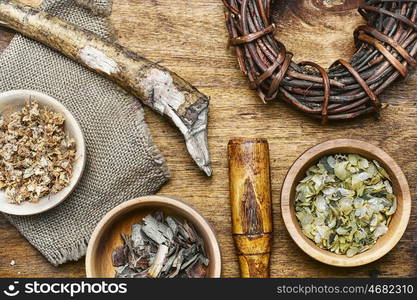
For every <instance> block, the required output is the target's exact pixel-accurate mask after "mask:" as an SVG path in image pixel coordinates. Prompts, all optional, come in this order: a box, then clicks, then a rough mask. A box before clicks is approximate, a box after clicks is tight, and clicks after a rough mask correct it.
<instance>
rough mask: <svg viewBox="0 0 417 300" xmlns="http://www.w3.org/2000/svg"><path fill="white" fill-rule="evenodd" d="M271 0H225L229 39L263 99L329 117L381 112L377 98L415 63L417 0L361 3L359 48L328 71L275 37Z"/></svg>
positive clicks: (313, 115) (342, 117) (254, 87)
mask: <svg viewBox="0 0 417 300" xmlns="http://www.w3.org/2000/svg"><path fill="white" fill-rule="evenodd" d="M271 2H272V1H271V0H223V3H224V5H225V6H226V24H227V28H228V31H229V34H230V44H231V45H233V46H235V47H236V54H237V58H238V62H239V66H240V68H241V70H242V71H243V72H244V73H245V74H246V75H247V76H248V78H249V83H250V88H252V89H255V90H256V91H257V93H258V95H259V96H260V98H261V99H262V101H264V102H268V101H272V100H275V99H278V98H280V99H283V100H285V101H286V102H288V103H290V104H291V105H292V106H294V107H296V108H297V109H299V110H301V111H303V112H304V113H306V114H308V115H310V116H312V117H314V118H320V119H321V120H322V122H323V123H326V122H327V121H328V120H340V119H351V118H355V117H358V116H360V115H364V114H368V113H372V112H373V113H376V115H377V117H379V112H380V111H381V109H382V108H383V107H385V106H383V105H382V104H381V102H380V100H379V99H378V95H379V94H381V93H382V91H383V90H385V88H387V87H388V86H389V85H390V84H391V83H392V82H393V81H394V80H395V79H396V78H397V77H398V76H400V75H401V76H402V77H406V76H407V74H408V66H412V67H416V66H417V61H416V59H415V58H414V56H415V55H416V52H417V24H416V21H417V0H414V1H392V0H379V1H378V0H368V1H366V3H365V5H363V6H361V7H360V8H359V12H360V14H361V15H362V16H363V17H364V19H365V20H366V21H367V25H362V26H359V27H358V28H357V29H356V30H355V32H354V37H355V45H356V48H357V51H356V53H355V54H354V55H353V57H352V59H351V61H350V63H349V62H347V61H345V60H342V59H339V60H337V61H336V62H335V63H333V64H332V65H331V66H330V68H329V69H328V70H325V69H324V68H322V67H320V66H319V65H318V64H316V63H313V62H309V61H304V62H300V63H298V64H297V63H295V62H294V61H292V56H293V55H292V54H291V53H290V52H288V51H287V50H286V49H285V46H284V45H283V44H282V43H280V42H279V41H278V40H276V39H275V37H274V35H273V31H274V28H275V25H274V24H273V23H272V21H271V20H272V19H271V6H272V3H271Z"/></svg>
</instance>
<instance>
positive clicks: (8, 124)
mask: <svg viewBox="0 0 417 300" xmlns="http://www.w3.org/2000/svg"><path fill="white" fill-rule="evenodd" d="M64 122H65V119H64V116H63V115H62V114H61V113H56V112H53V111H52V110H50V109H49V108H47V107H39V104H38V103H37V102H36V101H30V102H29V103H27V104H26V105H25V106H24V107H23V108H22V109H21V110H20V111H17V112H15V113H13V114H11V115H10V116H8V117H5V116H0V189H1V190H5V195H6V198H7V200H8V201H9V203H13V204H20V203H22V202H24V201H30V202H38V201H39V199H40V198H42V197H44V196H46V195H48V194H50V193H57V192H59V191H61V190H62V189H63V188H65V187H66V186H68V184H69V182H70V178H71V175H72V167H73V163H74V160H75V152H76V150H75V141H74V140H73V139H72V138H70V137H69V136H68V135H67V134H66V132H65V128H64Z"/></svg>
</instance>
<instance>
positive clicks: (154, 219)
mask: <svg viewBox="0 0 417 300" xmlns="http://www.w3.org/2000/svg"><path fill="white" fill-rule="evenodd" d="M85 266H86V275H87V277H93V278H95V277H100V278H112V277H119V278H175V277H181V278H200V277H209V278H218V277H220V275H221V256H220V248H219V245H218V242H217V239H216V235H215V233H214V230H213V229H212V227H211V226H210V224H209V223H208V222H207V220H206V219H204V218H203V217H202V216H201V215H200V214H199V213H198V212H197V211H196V210H195V209H194V208H192V207H191V206H189V205H187V204H185V203H184V202H182V201H180V200H176V199H172V198H168V197H163V196H145V197H140V198H136V199H133V200H130V201H127V202H124V203H122V204H120V205H118V206H117V207H115V208H114V209H113V210H111V211H110V212H108V213H107V214H106V215H105V216H104V218H103V219H102V220H101V221H100V222H99V223H98V224H97V226H96V229H95V230H94V232H93V234H92V236H91V238H90V241H89V244H88V249H87V255H86V263H85Z"/></svg>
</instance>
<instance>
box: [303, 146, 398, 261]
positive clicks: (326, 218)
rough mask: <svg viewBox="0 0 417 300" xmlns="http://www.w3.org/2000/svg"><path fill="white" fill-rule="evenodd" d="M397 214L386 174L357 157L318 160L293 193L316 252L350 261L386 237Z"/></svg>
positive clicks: (348, 156)
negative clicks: (341, 256)
mask: <svg viewBox="0 0 417 300" xmlns="http://www.w3.org/2000/svg"><path fill="white" fill-rule="evenodd" d="M396 208H397V200H396V197H395V195H394V193H393V189H392V186H391V180H390V178H389V175H388V173H387V172H386V171H385V170H384V169H383V168H382V167H381V166H380V165H379V164H378V162H377V161H369V160H368V159H366V158H364V157H362V156H360V155H357V154H336V155H330V156H324V157H322V158H321V159H320V160H319V162H318V163H317V164H316V165H313V166H312V167H310V168H309V169H308V170H307V174H306V177H305V178H303V179H302V180H301V181H300V183H299V184H298V185H297V187H296V201H295V211H296V216H297V219H298V221H299V223H300V226H301V228H302V231H303V233H304V234H305V235H306V236H307V237H308V238H310V239H311V240H313V241H314V242H315V243H316V245H317V246H319V247H320V248H322V249H326V250H329V251H331V252H334V253H336V254H345V255H347V256H348V257H352V256H354V255H356V254H358V253H362V252H364V251H366V250H368V249H370V248H371V247H372V246H373V245H374V244H375V243H376V241H377V240H378V238H379V237H380V236H382V235H384V234H385V233H386V232H387V231H388V225H389V223H390V220H391V217H392V215H393V214H394V213H395V211H396Z"/></svg>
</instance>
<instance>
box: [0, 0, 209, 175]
mask: <svg viewBox="0 0 417 300" xmlns="http://www.w3.org/2000/svg"><path fill="white" fill-rule="evenodd" d="M0 23H1V24H2V25H3V26H6V27H8V28H11V29H13V30H16V31H18V32H19V33H21V34H23V35H25V36H27V37H29V38H32V39H34V40H36V41H39V42H41V43H43V44H45V45H47V46H49V47H51V48H53V49H55V50H57V51H59V52H61V53H62V54H64V55H65V56H67V57H69V58H70V59H72V60H74V61H76V62H78V63H80V64H81V65H83V66H85V67H87V68H89V69H91V70H93V71H95V72H97V73H99V74H101V75H102V76H104V77H107V78H108V79H110V80H112V81H113V82H115V83H117V84H118V85H119V86H121V87H122V88H124V89H125V90H126V91H128V92H130V93H132V94H133V95H134V96H136V97H137V98H138V99H140V100H141V101H142V102H143V103H144V104H146V105H147V106H149V107H150V108H151V109H153V110H154V111H156V112H158V113H160V114H161V115H163V116H165V117H167V118H168V119H170V120H171V121H172V123H173V124H174V125H175V126H176V127H177V128H178V129H179V130H180V131H181V133H182V134H183V135H184V138H185V142H186V145H187V149H188V152H189V153H190V155H191V157H192V158H193V159H194V161H195V162H196V164H197V165H198V166H199V167H200V168H201V169H202V170H203V171H204V172H205V173H206V174H207V175H208V176H210V175H211V173H212V170H211V165H210V157H209V152H208V144H207V122H208V117H207V116H208V106H209V98H208V97H207V96H205V95H204V94H202V93H200V92H199V91H198V90H197V89H196V88H195V87H194V86H192V85H191V84H190V83H188V82H187V81H185V80H184V79H182V78H181V77H179V76H178V75H177V74H175V73H173V72H171V71H169V70H168V69H166V68H164V67H162V66H160V65H158V64H156V63H153V62H151V61H149V60H147V59H146V58H144V57H141V56H139V55H138V54H136V53H133V52H131V51H129V50H127V49H125V48H124V47H122V46H120V45H118V44H115V43H113V42H109V41H107V40H104V39H102V38H100V37H99V36H97V35H95V34H93V33H92V32H88V31H86V30H83V29H81V28H79V27H78V26H76V25H74V24H71V23H68V22H66V21H64V20H62V19H60V18H57V17H54V16H51V15H49V14H47V13H46V12H42V11H38V10H36V9H34V8H31V7H25V6H23V5H21V4H19V3H17V2H16V1H13V0H0Z"/></svg>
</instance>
